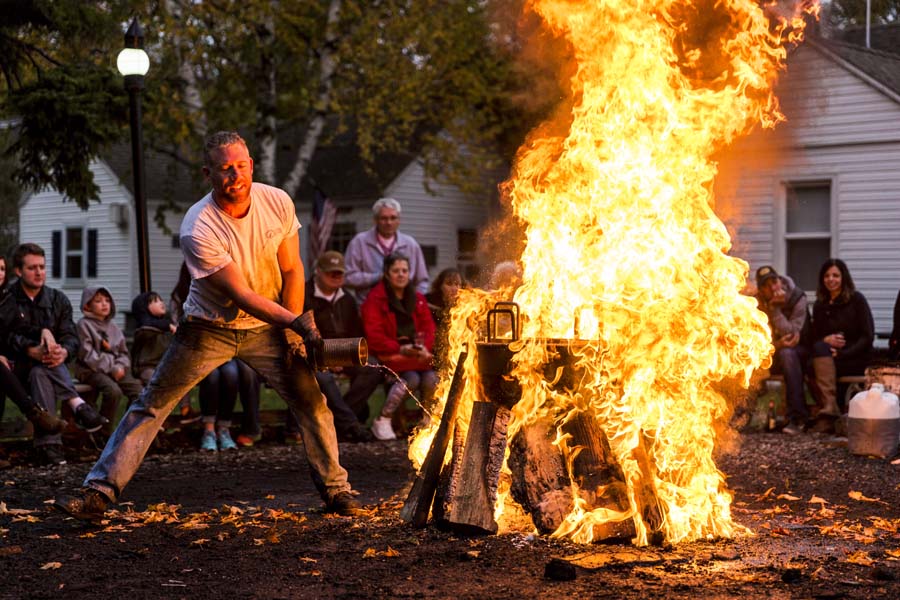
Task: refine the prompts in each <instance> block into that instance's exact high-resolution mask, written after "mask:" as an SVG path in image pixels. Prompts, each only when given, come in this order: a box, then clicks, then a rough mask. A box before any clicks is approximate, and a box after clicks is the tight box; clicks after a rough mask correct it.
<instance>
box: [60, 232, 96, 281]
mask: <svg viewBox="0 0 900 600" xmlns="http://www.w3.org/2000/svg"><path fill="white" fill-rule="evenodd" d="M51 244H52V248H51V250H50V256H51V258H52V261H53V264H52V265H51V267H50V273H51V276H52V277H54V278H57V279H69V280H72V279H77V280H83V279H85V278H88V277H97V245H98V241H97V230H96V229H85V228H83V227H66V228H65V229H63V230H61V231H54V232H53V233H52V235H51Z"/></svg>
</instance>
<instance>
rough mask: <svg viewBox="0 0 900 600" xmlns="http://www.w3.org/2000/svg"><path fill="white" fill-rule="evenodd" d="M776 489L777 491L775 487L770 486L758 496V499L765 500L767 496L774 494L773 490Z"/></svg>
mask: <svg viewBox="0 0 900 600" xmlns="http://www.w3.org/2000/svg"><path fill="white" fill-rule="evenodd" d="M774 491H775V488H773V487H770V488H769V489H767V490H766V491H765V492H763V494H762V495H761V496H757V497H756V501H757V502H759V501H760V500H765V499H766V498H768V497H769V496H771V495H772V492H774Z"/></svg>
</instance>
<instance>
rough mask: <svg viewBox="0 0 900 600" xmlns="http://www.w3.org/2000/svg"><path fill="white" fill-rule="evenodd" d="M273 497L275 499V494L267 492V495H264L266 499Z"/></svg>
mask: <svg viewBox="0 0 900 600" xmlns="http://www.w3.org/2000/svg"><path fill="white" fill-rule="evenodd" d="M274 499H275V494H269V495H268V496H266V500H274Z"/></svg>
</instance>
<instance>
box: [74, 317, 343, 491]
mask: <svg viewBox="0 0 900 600" xmlns="http://www.w3.org/2000/svg"><path fill="white" fill-rule="evenodd" d="M232 358H240V359H241V360H242V361H244V362H245V363H247V364H248V365H249V366H250V367H252V368H253V369H254V370H255V371H257V372H258V373H259V374H260V375H261V376H262V377H263V378H265V380H266V381H267V382H268V384H269V385H270V386H271V387H272V388H273V389H274V390H275V391H276V392H277V393H278V394H279V395H280V396H281V397H282V398H283V399H284V401H285V402H286V403H287V405H288V406H289V407H290V408H291V409H292V410H293V411H294V414H296V415H297V417H298V418H299V421H300V432H301V434H302V435H303V444H304V446H305V449H306V459H307V461H308V463H309V466H310V470H311V472H312V476H313V482H314V483H315V485H316V488H317V489H318V490H319V494H320V495H321V496H322V498H323V499H324V500H326V501H328V500H330V499H331V498H333V497H334V496H335V495H336V494H338V493H340V492H345V491H349V490H350V484H349V483H348V482H347V471H346V470H344V468H343V467H341V465H340V463H339V462H338V445H337V436H336V435H335V433H334V423H333V422H332V419H331V412H330V411H329V410H328V407H327V406H325V401H324V399H323V397H322V393H321V392H320V391H319V386H318V385H317V384H316V380H315V377H314V376H313V372H312V370H311V369H310V368H309V366H308V365H307V363H306V362H305V361H304V360H302V359H299V358H295V357H293V355H292V354H291V353H290V351H289V350H288V348H287V343H286V342H285V338H284V334H283V332H282V331H281V330H279V329H276V328H275V327H272V326H269V325H266V326H263V327H258V328H255V329H228V328H224V327H218V326H216V325H214V324H212V323H208V322H205V321H201V320H197V319H187V320H185V321H183V322H182V323H181V325H180V326H179V327H178V330H177V331H176V333H175V338H174V340H173V341H172V343H171V344H170V345H169V347H168V349H167V350H166V353H165V354H164V355H163V358H162V360H161V361H160V364H159V366H158V367H157V369H156V371H155V372H154V373H153V377H152V378H151V379H150V383H149V384H148V385H147V387H146V389H145V390H144V392H143V393H142V394H141V396H140V398H138V400H137V402H135V403H134V404H132V405H131V407H130V408H129V409H128V412H127V413H125V416H124V417H122V420H121V421H120V422H119V426H118V427H117V428H116V430H115V432H114V433H113V434H112V437H111V438H110V439H109V442H107V444H106V447H105V448H104V449H103V453H102V454H101V455H100V458H99V459H98V460H97V463H96V464H95V465H94V467H93V468H92V469H91V471H90V473H88V475H87V477H86V478H85V480H84V485H85V486H86V487H90V488H93V489H96V490H98V491H99V492H101V493H102V494H104V495H105V496H106V497H107V498H109V499H110V500H112V501H116V500H117V499H118V497H119V495H120V494H121V493H122V490H123V489H124V488H125V486H126V485H127V484H128V482H129V481H130V480H131V478H132V477H133V476H134V474H135V472H136V471H137V469H138V467H139V466H140V464H141V462H142V461H143V459H144V455H145V454H146V453H147V450H148V448H149V447H150V443H151V442H152V441H153V438H155V437H156V434H157V433H158V432H159V428H160V425H161V424H162V422H163V421H164V420H165V418H166V416H167V415H168V414H169V412H171V410H172V408H173V407H174V406H175V405H176V404H177V403H178V401H179V400H180V399H181V398H182V396H184V394H185V393H187V392H188V391H189V390H190V389H191V388H193V387H194V386H195V385H197V384H198V383H199V382H200V380H202V379H203V378H204V377H206V375H208V374H209V373H210V371H212V370H213V369H215V368H216V367H218V366H220V365H222V364H224V363H226V362H228V361H229V360H231V359H232Z"/></svg>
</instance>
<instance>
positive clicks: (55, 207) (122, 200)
mask: <svg viewBox="0 0 900 600" xmlns="http://www.w3.org/2000/svg"><path fill="white" fill-rule="evenodd" d="M90 168H91V171H92V172H93V174H94V181H95V183H96V184H97V186H98V187H99V188H100V199H101V201H100V202H99V203H97V202H92V203H91V205H90V207H89V208H88V209H87V210H86V211H84V210H81V209H80V208H78V206H77V205H76V204H75V203H73V202H64V201H63V197H62V195H61V194H60V193H59V192H57V191H56V190H53V189H46V190H42V191H40V192H37V193H34V194H31V195H30V196H29V197H28V198H26V199H25V201H24V202H23V204H22V206H21V207H20V209H19V224H20V227H19V230H20V241H23V242H26V241H27V242H34V243H36V244H39V245H40V246H41V247H42V248H44V250H45V251H46V253H47V285H49V286H51V287H54V288H57V289H60V290H62V291H63V292H65V294H66V296H68V298H69V300H70V301H71V302H72V308H73V311H74V315H73V316H74V318H75V321H77V320H78V319H80V318H81V310H80V307H79V304H80V302H81V291H82V289H84V287H85V286H87V285H103V286H105V287H107V288H109V290H110V292H111V293H112V295H113V298H114V300H115V302H116V309H117V313H118V314H117V316H116V322H117V323H118V324H119V326H121V327H124V324H125V321H124V314H123V313H124V312H127V311H130V310H131V301H132V299H133V298H134V297H135V296H136V295H137V294H138V292H139V291H140V289H139V288H140V282H139V280H138V274H137V241H136V237H135V233H134V232H135V220H134V209H133V199H132V196H131V193H130V192H129V191H128V189H127V188H126V187H125V186H124V185H122V184H121V182H119V180H118V179H117V178H116V177H115V175H114V174H113V172H112V171H111V170H110V169H109V168H108V167H107V166H106V165H105V164H104V163H103V162H99V161H95V162H93V163H91V166H90ZM113 204H125V205H126V206H127V207H128V224H127V226H126V227H125V228H120V227H119V226H118V225H116V224H115V223H113V221H112V220H111V217H110V206H111V205H113ZM148 204H149V205H150V208H149V209H148V235H149V246H150V269H151V283H152V285H153V287H154V288H155V289H156V290H157V291H159V293H160V294H161V295H162V296H163V297H164V298H168V295H169V293H170V292H171V291H172V288H173V287H174V285H175V282H176V280H177V277H178V267H179V265H180V264H181V252H180V250H178V249H172V248H171V239H170V237H169V236H167V235H163V233H162V231H160V229H159V228H158V227H156V225H155V224H154V223H153V221H152V218H153V211H154V210H155V208H156V207H155V203H154V202H152V201H150V202H148ZM167 220H168V223H169V224H170V227H172V228H173V229H174V230H175V231H177V230H178V226H179V225H180V224H181V215H170V216H169V217H168V219H167ZM73 226H78V227H86V228H90V229H96V230H97V277H96V278H93V277H92V278H87V277H84V278H82V279H78V280H66V279H54V278H52V277H50V275H51V274H52V268H53V265H52V261H53V257H52V253H51V247H52V232H53V231H57V230H61V229H63V228H65V227H73ZM173 264H174V267H173V266H172V265H173Z"/></svg>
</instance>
